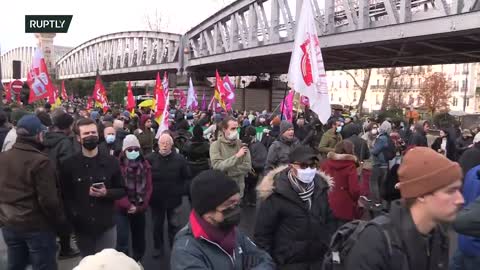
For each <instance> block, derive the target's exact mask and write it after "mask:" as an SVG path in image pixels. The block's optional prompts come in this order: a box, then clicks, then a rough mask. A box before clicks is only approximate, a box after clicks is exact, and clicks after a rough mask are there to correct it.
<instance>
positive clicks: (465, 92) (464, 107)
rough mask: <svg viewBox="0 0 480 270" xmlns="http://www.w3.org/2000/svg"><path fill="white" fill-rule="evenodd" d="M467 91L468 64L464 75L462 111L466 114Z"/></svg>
mask: <svg viewBox="0 0 480 270" xmlns="http://www.w3.org/2000/svg"><path fill="white" fill-rule="evenodd" d="M467 89H468V64H467V72H466V74H465V89H464V90H463V111H464V112H467V111H466V109H467Z"/></svg>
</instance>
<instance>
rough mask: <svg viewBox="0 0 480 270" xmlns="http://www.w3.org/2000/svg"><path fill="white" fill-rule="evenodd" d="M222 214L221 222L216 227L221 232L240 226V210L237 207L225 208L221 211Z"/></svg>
mask: <svg viewBox="0 0 480 270" xmlns="http://www.w3.org/2000/svg"><path fill="white" fill-rule="evenodd" d="M222 214H223V221H222V222H220V223H218V227H219V228H220V229H221V230H223V231H230V230H231V229H233V228H234V227H235V226H238V224H240V218H241V209H240V206H239V205H237V206H235V207H233V208H227V209H225V210H223V211H222Z"/></svg>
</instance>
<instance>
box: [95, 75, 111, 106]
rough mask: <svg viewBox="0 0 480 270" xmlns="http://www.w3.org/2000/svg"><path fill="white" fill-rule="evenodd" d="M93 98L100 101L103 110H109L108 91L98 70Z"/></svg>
mask: <svg viewBox="0 0 480 270" xmlns="http://www.w3.org/2000/svg"><path fill="white" fill-rule="evenodd" d="M92 98H93V100H94V101H96V102H98V103H99V105H100V106H101V107H102V109H103V112H107V110H108V99H107V91H106V90H105V87H104V86H103V83H102V80H101V79H100V74H99V73H98V71H97V80H96V82H95V88H93V95H92Z"/></svg>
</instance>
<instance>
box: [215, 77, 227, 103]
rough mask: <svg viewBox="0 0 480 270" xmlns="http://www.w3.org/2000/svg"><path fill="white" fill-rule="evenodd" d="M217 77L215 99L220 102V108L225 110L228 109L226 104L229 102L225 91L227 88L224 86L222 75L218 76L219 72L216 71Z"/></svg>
mask: <svg viewBox="0 0 480 270" xmlns="http://www.w3.org/2000/svg"><path fill="white" fill-rule="evenodd" d="M215 77H216V83H215V95H214V97H215V99H216V100H217V101H218V103H219V104H220V106H222V108H223V109H224V110H226V109H227V107H226V102H227V90H226V89H225V86H224V85H223V81H222V78H220V74H218V70H216V71H215Z"/></svg>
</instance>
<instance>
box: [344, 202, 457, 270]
mask: <svg viewBox="0 0 480 270" xmlns="http://www.w3.org/2000/svg"><path fill="white" fill-rule="evenodd" d="M390 220H391V226H392V227H391V229H390V230H396V232H397V236H398V238H399V240H400V241H401V244H400V245H401V246H398V247H397V246H392V248H393V249H395V250H394V251H392V254H395V255H394V256H398V257H396V258H392V257H391V255H390V253H389V249H388V244H387V240H386V237H385V235H384V233H383V232H382V231H381V229H380V228H379V227H377V226H368V227H367V228H366V229H365V230H364V231H363V232H362V233H361V234H360V236H359V239H358V240H357V244H356V245H355V246H354V247H353V248H352V249H351V251H350V253H349V256H348V258H347V260H346V265H345V266H346V267H345V269H346V270H397V269H399V270H405V269H410V270H417V269H424V270H442V269H448V257H449V253H448V248H449V239H448V235H447V233H446V230H445V228H443V227H442V226H440V225H439V226H437V227H436V228H435V230H434V231H433V232H432V233H431V234H430V235H429V236H424V235H422V234H420V232H418V230H417V227H416V226H415V223H413V220H412V216H411V214H410V211H409V210H408V209H407V208H405V207H404V206H402V205H401V202H400V201H395V202H393V203H392V207H391V210H390ZM399 257H401V258H399ZM392 262H393V264H395V266H393V265H392ZM398 264H401V265H398ZM405 264H406V265H405Z"/></svg>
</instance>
